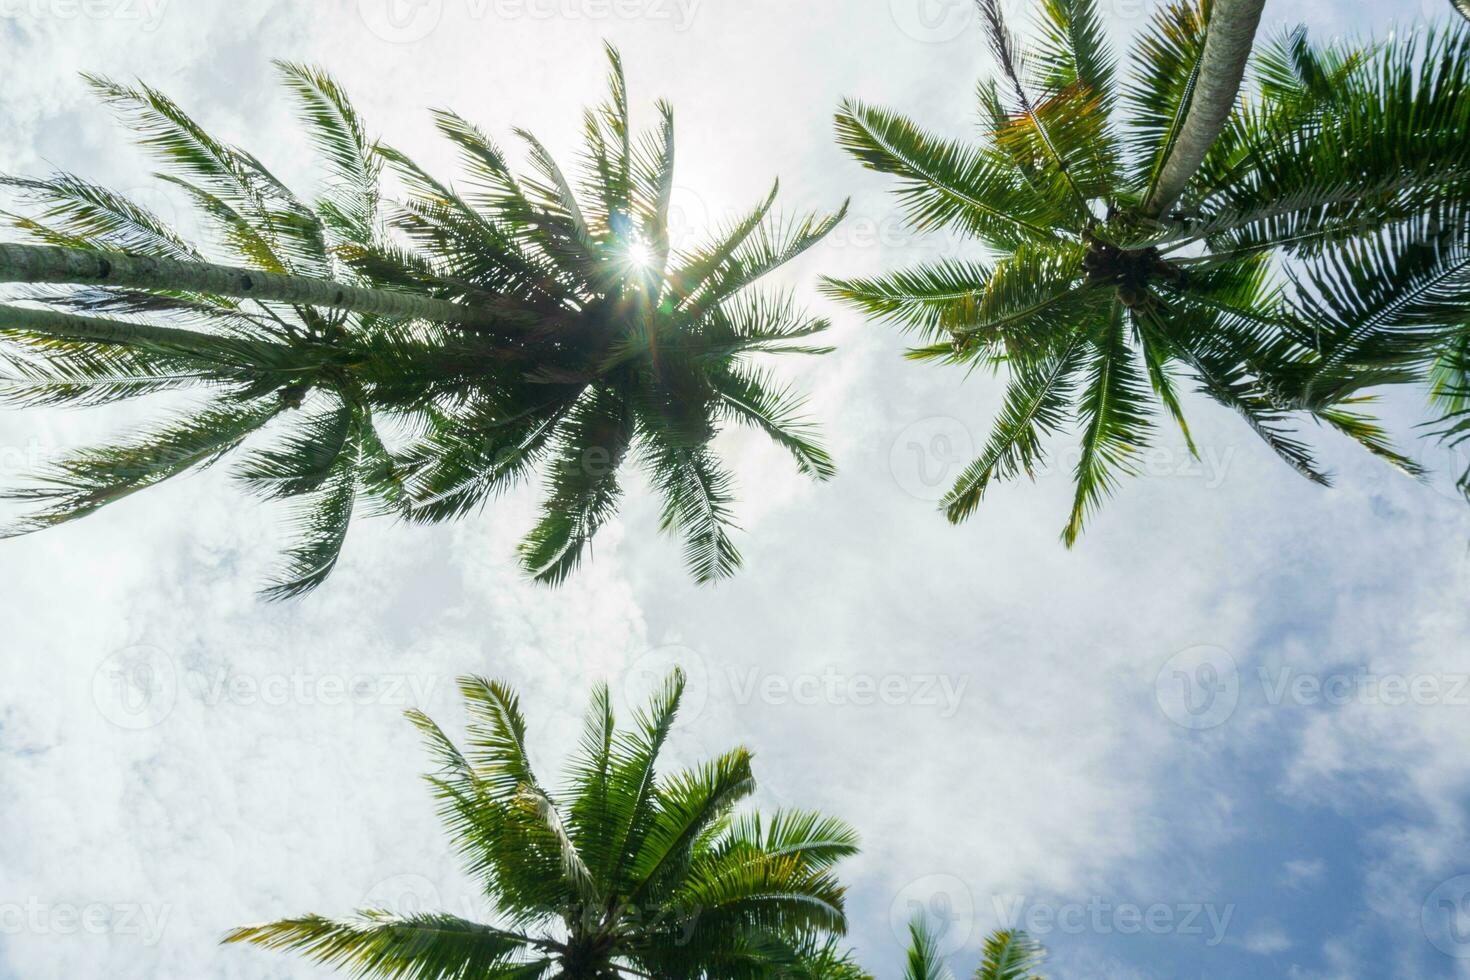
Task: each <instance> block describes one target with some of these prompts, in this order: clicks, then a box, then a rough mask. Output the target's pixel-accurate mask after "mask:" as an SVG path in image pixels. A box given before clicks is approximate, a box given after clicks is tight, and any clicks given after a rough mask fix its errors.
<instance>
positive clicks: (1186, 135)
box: [1143, 0, 1266, 217]
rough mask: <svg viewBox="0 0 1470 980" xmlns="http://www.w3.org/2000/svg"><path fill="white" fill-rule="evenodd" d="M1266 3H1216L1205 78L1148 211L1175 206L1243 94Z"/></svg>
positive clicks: (1202, 70) (1203, 61) (1154, 213)
mask: <svg viewBox="0 0 1470 980" xmlns="http://www.w3.org/2000/svg"><path fill="white" fill-rule="evenodd" d="M1265 6H1266V0H1215V2H1214V4H1213V5H1212V6H1211V8H1210V22H1209V24H1208V26H1207V27H1206V28H1205V45H1204V51H1203V52H1202V53H1201V54H1200V63H1199V77H1198V78H1197V79H1196V80H1195V84H1194V92H1193V94H1192V96H1191V97H1190V100H1189V108H1188V110H1187V112H1186V114H1185V117H1184V124H1183V125H1182V126H1180V127H1179V135H1178V136H1177V137H1176V138H1175V140H1174V145H1173V146H1172V147H1171V148H1170V149H1169V153H1168V156H1167V157H1166V158H1165V160H1164V166H1163V168H1162V169H1161V170H1160V172H1159V178H1158V181H1157V182H1156V183H1155V184H1154V189H1153V193H1151V194H1150V195H1149V197H1148V200H1147V201H1145V202H1144V205H1143V210H1144V213H1145V214H1147V215H1149V216H1151V217H1158V216H1159V215H1161V214H1163V213H1164V212H1165V211H1167V210H1169V208H1171V207H1173V206H1174V202H1175V201H1177V200H1179V195H1180V194H1182V193H1184V188H1185V186H1186V185H1187V184H1188V183H1189V181H1190V178H1192V177H1193V176H1194V175H1195V173H1196V172H1197V171H1198V170H1199V167H1200V164H1201V163H1203V162H1204V159H1205V155H1206V154H1207V153H1209V152H1210V147H1212V146H1214V145H1215V140H1216V139H1217V138H1218V137H1219V135H1220V130H1221V129H1222V128H1223V127H1224V125H1225V120H1226V119H1228V118H1229V117H1230V111H1231V110H1232V109H1233V108H1234V107H1235V100H1236V99H1237V98H1238V97H1239V95H1240V83H1241V80H1242V79H1244V78H1245V66H1246V61H1247V60H1248V59H1249V58H1250V53H1251V44H1252V42H1253V41H1254V40H1255V37H1256V28H1257V27H1258V26H1259V25H1260V23H1261V10H1262V8H1264V7H1265Z"/></svg>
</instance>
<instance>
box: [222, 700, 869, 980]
mask: <svg viewBox="0 0 1470 980" xmlns="http://www.w3.org/2000/svg"><path fill="white" fill-rule="evenodd" d="M460 690H461V692H462V694H463V696H464V699H465V704H466V707H467V709H468V711H469V715H470V723H469V727H468V738H467V741H466V748H465V749H463V750H462V749H461V748H460V747H459V746H457V745H456V744H455V743H454V742H452V741H451V740H450V739H449V738H448V737H447V736H446V735H445V734H444V732H443V731H442V730H441V729H440V728H439V726H438V725H436V724H435V723H434V722H433V721H431V720H430V719H429V718H427V717H426V716H424V715H423V714H421V713H419V712H416V711H415V712H410V717H411V719H412V720H413V722H414V724H415V725H417V726H418V728H419V729H420V730H421V731H422V732H423V733H424V736H425V738H426V741H427V743H428V746H429V749H430V751H431V752H432V754H433V756H434V759H435V762H436V763H437V765H438V769H437V771H436V772H435V773H434V774H433V775H431V776H430V777H429V784H430V786H431V787H432V788H433V792H434V795H435V797H436V798H437V800H438V803H439V812H440V815H441V817H442V818H443V819H444V822H445V825H446V827H447V828H448V830H449V833H450V836H451V837H452V838H453V841H454V844H455V846H456V848H457V849H458V851H459V853H460V854H461V855H462V856H463V858H464V860H465V863H466V866H467V869H468V871H469V872H470V874H471V875H472V876H473V877H474V878H475V879H476V880H477V881H478V882H479V883H480V885H481V886H482V887H483V889H484V893H485V895H486V897H487V898H488V900H489V901H490V902H491V903H492V904H493V905H494V907H495V910H496V912H497V919H498V921H499V923H500V924H499V925H495V926H491V925H485V924H480V923H476V922H471V921H468V920H465V919H462V918H459V917H457V916H453V915H448V914H442V913H420V914H414V915H408V916H396V915H392V914H390V913H387V912H383V911H371V910H370V911H367V912H365V913H363V914H362V915H361V916H360V917H359V918H358V919H355V920H339V919H328V918H324V917H321V916H305V917H302V918H296V919H285V920H282V921H279V922H274V923H270V924H268V925H260V926H251V927H247V928H242V929H239V930H236V931H235V932H233V933H231V934H230V935H229V936H228V937H227V939H226V942H249V943H253V944H256V945H259V946H265V947H269V948H274V949H289V950H296V951H299V952H301V953H303V954H305V955H306V956H308V957H310V958H312V959H313V960H315V961H317V962H320V963H324V964H328V965H332V966H337V967H341V968H344V969H348V970H350V971H352V972H353V974H354V975H355V976H360V977H385V978H386V977H420V978H429V977H469V976H473V977H481V978H485V980H491V978H507V980H508V978H516V980H537V978H541V977H565V978H568V980H584V978H617V977H624V976H626V977H690V978H711V980H714V978H730V980H743V978H756V977H775V976H786V977H791V978H807V980H857V978H860V977H862V974H861V972H860V971H858V970H857V968H856V967H855V965H854V964H853V963H852V961H851V959H850V958H849V957H848V956H847V955H846V954H845V953H844V952H842V951H841V950H840V949H838V948H837V946H836V937H837V936H838V935H840V934H841V933H842V932H843V931H844V929H845V917H844V912H843V888H842V887H841V886H840V885H839V884H838V883H837V881H836V879H835V878H834V877H833V874H832V867H833V865H834V864H835V862H837V861H838V860H840V859H841V858H843V857H846V856H848V855H851V854H853V853H855V851H856V849H857V841H856V836H855V835H854V833H853V831H852V830H851V829H850V828H849V827H848V826H847V825H846V824H844V823H842V822H841V821H839V820H835V819H832V818H829V817H823V816H821V815H819V814H816V813H809V812H777V813H775V814H773V815H771V816H769V817H765V818H763V817H761V816H760V815H758V814H755V813H751V812H747V813H736V812H734V811H735V808H736V806H737V804H739V803H740V801H742V800H744V799H745V798H746V797H748V796H749V795H750V794H751V792H752V791H753V790H754V787H755V781H754V778H753V776H752V774H751V768H750V753H749V752H748V751H746V750H745V749H742V748H737V749H734V750H732V751H730V752H727V753H725V754H724V755H722V756H720V757H718V758H717V759H714V760H712V761H710V762H707V763H704V764H703V765H701V766H698V767H696V768H693V769H689V770H685V771H683V772H678V773H674V774H672V775H661V774H660V773H659V772H658V771H657V763H658V758H659V754H660V752H661V750H662V749H663V748H664V744H665V741H666V740H667V738H668V736H669V731H670V728H671V727H672V725H673V722H674V718H675V714H676V712H677V711H678V707H679V700H680V697H681V695H682V693H683V690H684V676H683V674H682V673H680V672H678V671H676V672H675V673H674V674H672V675H671V676H670V677H669V678H668V679H667V680H666V681H665V683H664V684H663V686H662V688H661V689H660V690H659V691H658V692H657V693H656V694H655V695H654V697H653V698H652V700H651V702H650V704H649V706H648V708H647V709H646V710H643V711H640V712H638V713H637V715H636V717H635V719H634V726H633V728H632V729H631V730H627V731H618V730H616V729H615V727H614V718H613V712H612V708H611V704H610V702H609V698H608V691H607V688H606V686H599V687H598V688H597V690H596V692H595V693H594V695H593V699H592V706H591V709H590V710H589V712H588V714H587V718H586V721H585V723H584V728H583V732H582V738H581V744H580V747H579V749H578V751H577V754H576V755H575V757H574V758H573V759H572V760H571V762H570V765H569V766H568V767H567V769H566V785H565V787H564V789H563V790H561V791H560V792H557V793H555V794H554V795H553V793H552V792H551V791H549V790H547V789H545V788H543V784H542V783H541V782H540V781H539V780H538V778H537V776H536V774H535V772H534V771H533V769H532V767H531V762H530V759H529V756H528V753H527V747H526V723H525V720H524V718H523V717H522V715H521V711H520V708H519V705H518V703H517V699H516V696H515V694H514V693H513V692H512V691H510V690H509V689H508V688H506V687H505V686H504V685H503V684H499V683H496V682H492V681H487V680H484V679H482V678H478V677H466V678H461V680H460Z"/></svg>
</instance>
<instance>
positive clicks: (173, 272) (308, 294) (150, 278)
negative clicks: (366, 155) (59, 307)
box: [0, 243, 501, 327]
mask: <svg viewBox="0 0 1470 980" xmlns="http://www.w3.org/2000/svg"><path fill="white" fill-rule="evenodd" d="M0 282H20V283H69V284H73V285H89V286H112V287H118V288H126V289H143V290H152V291H155V292H186V293H208V294H212V295H215V296H229V297H233V298H236V299H254V300H264V301H268V302H276V303H287V304H290V305H292V306H309V307H314V308H317V309H329V310H343V311H346V312H349V313H366V314H376V315H378V316H388V317H407V318H415V319H423V320H434V321H437V322H440V323H453V324H460V325H464V326H479V327H490V326H496V325H499V324H500V323H501V318H500V317H499V316H498V315H497V314H496V313H494V312H492V311H489V310H483V309H476V308H474V307H469V306H462V305H460V304H458V303H451V302H449V301H447V300H442V299H436V298H434V297H432V296H424V295H416V294H414V293H400V292H393V291H391V290H386V289H369V288H366V287H363V286H353V285H349V284H347V283H338V282H332V281H331V280H327V279H310V278H307V277H305V276H293V275H283V274H280V273H275V272H261V271H260V270H258V269H242V268H237V267H234V266H227V265H215V264H214V263H212V262H195V261H183V260H179V259H169V258H159V257H156V256H145V255H128V254H125V253H122V252H103V251H92V250H89V249H78V248H57V247H53V246H46V245H12V244H4V243H0Z"/></svg>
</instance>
